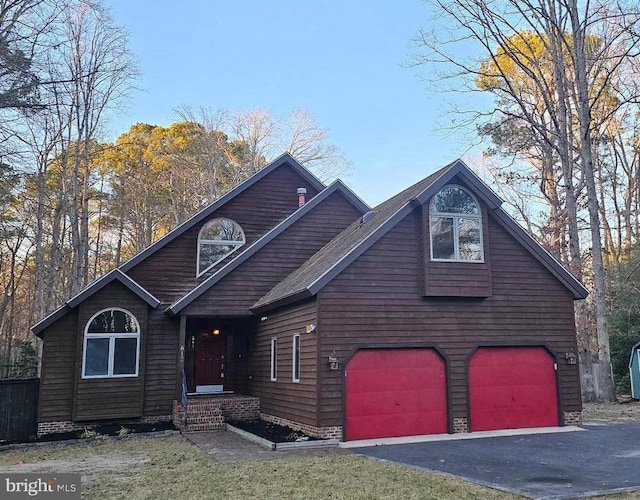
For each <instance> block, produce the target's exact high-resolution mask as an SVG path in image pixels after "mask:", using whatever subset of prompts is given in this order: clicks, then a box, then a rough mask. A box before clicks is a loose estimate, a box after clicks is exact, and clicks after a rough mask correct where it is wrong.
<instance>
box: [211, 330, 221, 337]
mask: <svg viewBox="0 0 640 500" xmlns="http://www.w3.org/2000/svg"><path fill="white" fill-rule="evenodd" d="M211 333H213V334H214V335H220V330H218V329H217V328H216V329H215V330H214V331H213V332H211Z"/></svg>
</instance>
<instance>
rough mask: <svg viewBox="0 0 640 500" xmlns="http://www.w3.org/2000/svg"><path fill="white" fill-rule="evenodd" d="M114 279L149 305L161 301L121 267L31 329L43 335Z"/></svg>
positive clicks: (72, 298)
mask: <svg viewBox="0 0 640 500" xmlns="http://www.w3.org/2000/svg"><path fill="white" fill-rule="evenodd" d="M113 281H118V282H119V283H120V284H122V285H123V286H124V287H125V288H127V289H128V290H130V291H131V292H132V293H134V294H135V295H137V296H138V297H140V299H142V300H143V301H144V302H145V303H146V304H147V305H148V306H149V307H151V308H152V309H155V308H156V307H158V306H159V305H160V301H159V300H158V299H157V298H155V297H154V296H153V295H151V294H150V293H149V292H148V291H147V290H145V289H144V288H143V287H142V286H140V285H139V284H138V283H136V282H135V281H134V280H133V279H131V278H130V277H129V276H127V275H126V274H124V273H123V272H121V271H120V270H119V269H114V270H112V271H110V272H108V273H107V274H105V275H103V276H101V277H100V278H98V279H97V280H95V281H94V282H93V283H91V284H90V285H88V286H87V287H85V288H84V289H83V290H82V291H81V292H80V293H78V294H76V295H74V296H73V297H71V298H70V299H69V300H67V301H66V302H65V303H64V304H63V305H62V306H61V307H59V308H58V309H56V310H55V311H53V312H52V313H51V314H49V315H48V316H45V317H44V318H43V319H42V320H40V321H39V322H38V323H36V324H35V325H33V326H32V327H31V331H32V332H33V333H34V335H36V336H38V337H41V335H40V334H41V333H42V331H43V330H44V329H45V328H47V327H48V326H50V325H52V324H53V323H55V322H56V321H58V320H59V319H60V318H62V317H63V316H64V315H66V314H67V313H68V312H70V311H71V310H73V309H74V308H75V307H77V306H78V305H80V304H81V303H82V302H83V301H85V300H86V299H87V298H89V297H91V296H92V295H93V294H95V293H97V292H99V291H100V290H102V289H103V288H104V287H105V286H107V285H108V284H109V283H112V282H113Z"/></svg>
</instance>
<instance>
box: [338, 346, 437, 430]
mask: <svg viewBox="0 0 640 500" xmlns="http://www.w3.org/2000/svg"><path fill="white" fill-rule="evenodd" d="M345 397H346V403H345V412H346V439H349V440H355V439H369V438H381V437H393V436H415V435H420V434H440V433H446V432H447V390H446V376H445V364H444V360H443V359H442V358H441V357H440V355H439V354H438V353H437V352H436V351H435V350H433V349H365V350H361V351H358V352H357V353H356V355H355V356H354V357H353V358H351V360H350V361H349V362H348V363H347V366H346V370H345Z"/></svg>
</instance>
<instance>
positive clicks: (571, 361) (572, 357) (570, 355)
mask: <svg viewBox="0 0 640 500" xmlns="http://www.w3.org/2000/svg"><path fill="white" fill-rule="evenodd" d="M564 358H565V359H566V360H567V364H568V365H575V364H577V363H578V356H576V353H574V352H565V353H564Z"/></svg>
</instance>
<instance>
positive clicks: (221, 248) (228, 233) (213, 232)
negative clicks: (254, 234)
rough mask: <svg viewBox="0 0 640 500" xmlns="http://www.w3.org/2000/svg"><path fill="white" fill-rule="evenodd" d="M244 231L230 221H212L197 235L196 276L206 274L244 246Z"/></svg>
mask: <svg viewBox="0 0 640 500" xmlns="http://www.w3.org/2000/svg"><path fill="white" fill-rule="evenodd" d="M245 241H246V239H245V237H244V231H243V230H242V228H241V227H240V225H239V224H238V223H237V222H234V221H232V220H231V219H213V220H210V221H209V222H207V223H206V224H205V225H204V226H202V229H200V233H199V234H198V269H197V273H196V274H197V276H200V275H201V274H202V273H205V272H207V271H208V270H209V269H211V268H212V267H213V266H215V265H216V264H217V263H218V262H220V261H221V260H222V259H224V258H225V257H226V256H227V255H229V254H231V253H233V252H235V251H236V250H237V249H238V248H240V247H241V246H242V245H244V244H245Z"/></svg>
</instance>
